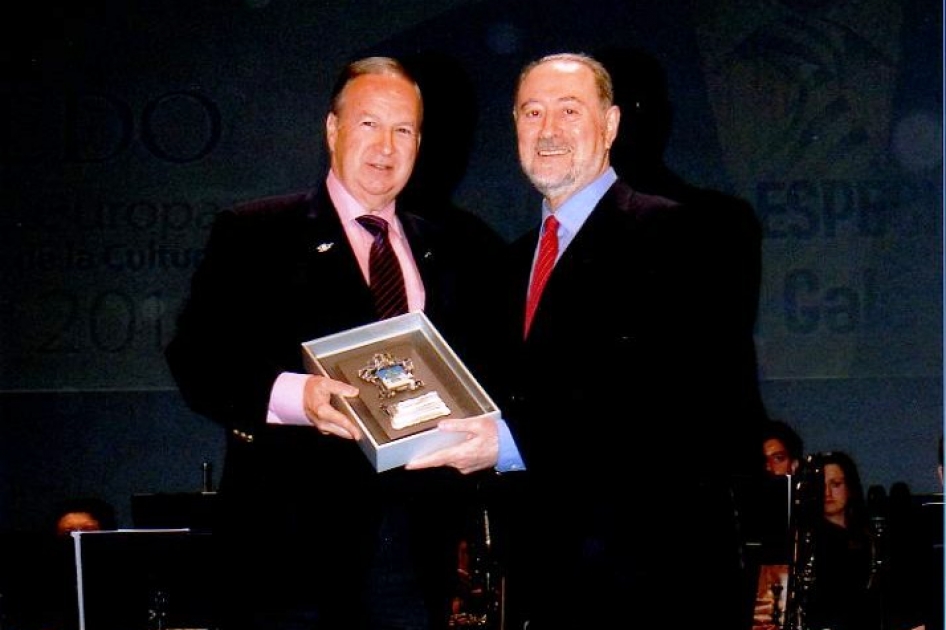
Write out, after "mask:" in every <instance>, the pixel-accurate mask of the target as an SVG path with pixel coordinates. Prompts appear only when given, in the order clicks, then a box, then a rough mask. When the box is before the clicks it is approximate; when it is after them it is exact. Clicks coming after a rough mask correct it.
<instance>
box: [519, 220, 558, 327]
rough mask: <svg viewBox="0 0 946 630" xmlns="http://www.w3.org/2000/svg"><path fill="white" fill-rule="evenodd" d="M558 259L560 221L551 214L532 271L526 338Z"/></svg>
mask: <svg viewBox="0 0 946 630" xmlns="http://www.w3.org/2000/svg"><path fill="white" fill-rule="evenodd" d="M557 257H558V219H556V218H555V216H554V215H551V214H550V215H549V216H548V218H547V219H546V220H545V227H544V229H543V232H542V240H541V241H540V243H539V256H538V258H536V260H535V269H533V270H532V284H531V285H530V286H529V295H528V298H527V300H526V322H525V330H524V334H523V336H524V337H528V336H529V328H530V327H531V326H532V317H533V315H535V309H536V307H537V306H538V305H539V299H540V298H541V297H542V289H544V288H545V283H546V281H547V280H548V279H549V275H550V274H551V273H552V267H554V266H555V259H556V258H557Z"/></svg>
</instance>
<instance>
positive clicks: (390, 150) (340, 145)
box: [325, 74, 421, 210]
mask: <svg viewBox="0 0 946 630" xmlns="http://www.w3.org/2000/svg"><path fill="white" fill-rule="evenodd" d="M420 122H421V101H420V94H419V92H418V91H417V88H416V87H415V86H414V84H413V83H411V82H410V81H408V80H407V79H405V78H403V77H400V76H395V75H390V74H364V75H361V76H358V77H356V78H355V79H352V80H351V81H350V82H349V83H348V85H346V86H345V88H344V90H343V91H342V94H341V98H340V100H339V104H338V107H337V108H336V111H335V112H332V113H330V114H329V115H328V118H327V119H326V121H325V130H326V138H327V140H328V148H329V154H330V156H331V164H332V170H333V171H334V173H335V175H336V176H337V177H338V179H339V180H340V181H341V183H342V185H344V186H345V188H346V190H348V192H349V193H351V195H352V196H353V197H354V198H355V199H357V200H358V202H359V203H361V205H363V206H364V207H365V209H367V210H377V209H380V208H383V207H384V206H386V205H387V204H388V203H390V202H391V201H392V200H393V199H394V198H395V197H397V195H398V194H399V193H400V192H401V190H403V189H404V186H405V185H406V184H407V180H408V178H410V176H411V171H412V170H413V169H414V162H415V160H416V159H417V150H418V148H419V147H420Z"/></svg>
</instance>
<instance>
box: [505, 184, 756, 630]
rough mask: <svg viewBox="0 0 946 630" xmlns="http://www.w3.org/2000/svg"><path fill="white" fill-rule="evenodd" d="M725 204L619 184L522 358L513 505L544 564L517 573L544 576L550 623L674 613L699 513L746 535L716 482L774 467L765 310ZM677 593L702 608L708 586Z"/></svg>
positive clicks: (525, 249)
mask: <svg viewBox="0 0 946 630" xmlns="http://www.w3.org/2000/svg"><path fill="white" fill-rule="evenodd" d="M712 212H713V209H712V208H697V207H691V206H684V205H681V204H678V203H676V202H674V201H671V200H669V199H666V198H663V197H657V196H651V195H645V194H642V193H639V192H636V191H635V190H633V189H631V188H630V187H629V186H627V185H626V184H624V183H623V182H621V181H618V182H616V183H615V184H614V185H613V186H612V188H611V189H610V190H609V191H608V192H607V193H606V194H605V196H604V197H603V198H602V199H601V201H600V202H599V203H598V205H597V207H596V208H595V209H594V210H593V212H592V213H591V215H590V216H589V217H588V219H587V221H586V223H585V224H584V225H583V227H582V228H581V230H580V232H579V233H578V234H577V235H576V236H575V237H574V240H573V241H572V242H571V244H570V245H569V246H568V249H566V250H565V252H564V253H563V255H562V256H561V258H560V260H559V261H558V263H557V264H556V266H555V268H554V270H553V272H552V275H551V277H550V278H549V280H548V283H547V284H546V286H545V289H544V292H543V296H542V300H541V302H540V304H539V306H538V310H537V311H536V314H535V318H534V320H533V323H532V329H531V332H530V335H529V337H528V339H527V340H525V341H524V342H522V341H520V342H518V344H517V346H518V354H517V356H516V357H515V359H514V360H513V361H510V362H509V364H510V366H511V369H510V371H509V372H508V373H507V375H506V378H505V380H506V381H507V382H508V383H509V390H508V392H506V394H507V398H505V399H504V402H503V405H502V406H503V411H504V416H505V417H506V419H507V420H508V422H509V423H510V426H511V428H512V431H513V434H514V436H515V438H516V441H517V444H518V446H519V448H520V451H521V452H522V454H523V456H524V458H525V463H526V466H527V468H528V472H527V473H526V475H525V479H527V480H528V483H527V486H526V488H525V489H524V491H523V494H522V495H520V497H519V498H518V499H516V500H514V501H513V502H512V503H514V504H515V506H516V507H519V506H526V509H525V510H521V511H517V510H516V509H515V508H514V509H513V513H514V514H515V515H516V516H514V517H513V518H512V521H513V525H514V526H516V527H520V528H521V530H520V534H521V538H519V539H518V541H517V542H516V543H514V544H513V545H512V551H513V552H514V553H513V555H514V556H516V557H518V560H515V559H514V560H512V562H514V564H515V563H517V562H519V561H521V562H523V563H524V564H525V565H526V566H524V567H523V566H519V565H516V567H515V568H514V569H513V571H518V570H523V571H525V574H526V575H528V576H529V577H528V578H527V579H526V582H527V587H528V588H530V589H534V592H533V594H532V596H533V597H536V598H537V604H536V606H537V607H538V610H533V611H532V613H533V614H537V615H540V617H534V619H541V615H543V614H550V615H552V619H553V620H554V618H555V615H561V619H564V620H567V621H568V622H569V623H575V624H587V623H600V624H613V623H627V617H626V616H624V615H625V614H626V613H627V610H628V607H634V606H638V609H637V611H636V612H635V613H633V614H634V615H635V616H637V615H642V614H643V612H644V611H646V610H649V608H648V607H650V606H654V607H655V608H654V609H653V610H652V612H653V613H654V614H656V615H658V616H657V617H654V616H651V617H650V618H651V619H653V618H662V616H663V615H667V614H670V609H672V608H673V605H672V604H670V602H669V601H668V600H667V599H660V597H661V596H667V597H669V596H670V594H671V592H672V591H670V590H666V591H665V592H661V589H669V587H670V584H668V582H670V581H671V572H672V573H676V572H677V571H679V572H681V574H685V573H686V568H685V567H683V566H679V565H678V564H677V563H682V562H684V561H687V560H689V559H690V558H691V556H690V554H689V552H686V553H684V552H683V551H682V547H681V543H682V542H683V541H684V540H689V538H690V537H691V536H692V535H693V534H694V532H695V531H696V530H697V529H699V528H700V527H702V525H697V520H699V522H700V523H706V522H712V521H713V520H714V517H713V516H711V515H710V514H709V511H710V510H714V511H716V512H718V514H717V516H718V518H716V521H715V522H717V523H720V524H721V525H720V529H718V530H716V532H715V534H714V536H716V537H717V539H718V541H719V542H720V543H722V538H721V537H722V536H729V535H732V531H731V530H730V529H728V527H729V524H730V520H727V519H729V518H730V517H731V516H732V512H731V506H730V504H729V503H728V501H727V500H726V490H725V484H724V483H722V484H719V485H716V481H717V480H723V481H725V479H726V477H727V475H729V474H730V473H732V472H737V471H739V472H746V471H747V470H749V469H750V468H751V467H752V466H753V465H755V463H756V462H757V451H758V446H757V443H756V439H755V436H756V433H755V431H754V430H753V429H752V426H753V425H752V423H753V422H754V421H756V420H757V419H758V416H757V414H758V413H759V411H760V410H759V409H758V408H757V406H756V403H757V401H758V392H757V384H756V382H755V374H754V372H753V371H752V370H753V366H749V367H747V366H746V364H745V362H746V361H747V360H751V359H752V356H751V355H746V354H745V352H744V346H745V344H746V343H747V342H748V343H749V344H750V345H751V338H752V337H751V336H752V327H751V319H752V318H751V317H746V313H745V310H746V309H745V303H744V301H742V300H741V299H740V300H733V299H729V296H731V295H733V294H735V293H737V292H738V291H737V289H735V288H733V287H732V286H731V285H732V284H733V283H734V282H737V281H738V279H737V278H731V277H727V276H726V275H724V274H723V269H724V268H725V265H724V264H723V258H725V257H726V256H723V255H722V252H720V251H719V250H718V249H716V248H718V247H720V243H719V241H718V239H715V238H714V234H717V229H716V228H713V227H712V223H713V221H716V222H717V223H718V224H720V225H727V226H728V225H730V223H729V222H728V221H727V220H726V219H725V218H723V217H716V218H715V219H713V220H708V217H711V216H713V215H712ZM707 213H708V214H707ZM717 235H718V234H717ZM537 238H538V230H533V231H532V232H530V233H528V234H526V235H525V236H524V237H523V238H522V239H520V240H519V241H518V242H516V243H514V244H513V249H514V252H513V262H512V263H511V268H512V271H513V279H512V285H511V293H510V295H511V296H512V297H511V304H512V313H513V315H511V316H510V319H511V320H513V321H514V322H515V323H516V326H515V328H516V331H517V332H518V335H519V336H520V339H521V330H522V313H523V312H524V302H525V295H526V291H527V285H528V276H529V270H530V265H531V261H532V256H533V252H534V251H535V245H536V241H537ZM750 249H751V247H750ZM721 296H726V300H723V299H721ZM750 299H751V298H750ZM511 334H512V333H511ZM747 340H748V341H747ZM698 495H699V497H700V498H699V499H697V496H698ZM719 496H721V497H722V499H721V500H718V499H719ZM707 519H708V520H707ZM728 542H729V543H732V542H733V541H731V540H730V541H728ZM530 546H531V547H532V552H533V553H532V554H531V555H528V556H527V557H526V559H525V560H523V559H522V558H523V556H521V555H520V554H519V552H520V551H522V550H524V549H527V548H528V547H530ZM687 546H688V547H692V546H690V545H687ZM730 551H731V555H730V556H729V558H730V559H735V555H736V553H737V550H736V549H734V548H733V547H731V546H728V547H726V549H725V550H722V549H721V551H720V553H721V554H723V553H727V554H728V553H729V552H730ZM693 559H694V561H695V560H696V559H695V558H693ZM671 567H672V568H671ZM730 569H732V566H730ZM720 577H721V575H718V576H717V578H716V579H717V581H718V580H719V579H720ZM684 579H685V578H684ZM562 581H565V582H566V583H567V584H568V589H569V590H568V595H567V597H563V596H562V594H563V593H562V591H561V590H560V589H561V588H562V586H561V584H559V586H558V587H556V586H555V583H556V582H562ZM520 584H521V582H520ZM676 589H677V591H678V592H676V593H674V595H675V596H679V597H681V598H684V599H686V598H687V597H689V593H690V592H691V591H693V588H692V587H689V586H682V585H679V584H677V585H676ZM658 601H662V602H663V603H664V604H666V605H668V606H670V609H665V610H660V609H659V608H660V607H659V606H658V604H657V602H658ZM717 604H718V602H717ZM684 614H685V613H684ZM593 615H597V617H595V616H593ZM644 616H645V617H646V615H644ZM536 627H543V626H538V625H537V626H536ZM575 627H579V626H575ZM587 627H598V626H594V625H590V626H587ZM601 627H622V626H621V625H613V626H612V625H602V626H601Z"/></svg>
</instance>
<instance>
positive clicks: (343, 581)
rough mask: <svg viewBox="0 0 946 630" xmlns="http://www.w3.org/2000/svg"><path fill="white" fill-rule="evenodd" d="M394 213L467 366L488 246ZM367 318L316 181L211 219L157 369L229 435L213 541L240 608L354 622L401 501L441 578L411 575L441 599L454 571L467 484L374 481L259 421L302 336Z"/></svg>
mask: <svg viewBox="0 0 946 630" xmlns="http://www.w3.org/2000/svg"><path fill="white" fill-rule="evenodd" d="M398 215H399V216H400V218H401V221H402V223H403V225H404V229H405V233H406V235H407V238H408V240H409V242H410V246H411V250H412V252H413V254H414V257H415V259H416V261H417V265H418V267H419V269H420V273H421V276H422V278H423V282H424V286H425V289H426V295H427V298H426V308H425V311H426V314H427V315H428V317H429V318H430V319H431V321H432V322H433V323H434V325H435V326H437V327H438V329H439V330H440V332H441V333H442V334H443V335H444V336H445V337H446V339H447V340H448V342H450V343H451V344H453V346H454V349H455V350H457V352H458V353H459V354H460V356H461V357H462V358H466V357H467V356H468V355H467V354H466V353H467V351H471V352H472V350H471V348H472V349H475V348H478V347H482V346H481V344H479V343H477V342H476V341H474V338H475V335H476V333H479V332H482V331H483V329H481V328H480V327H477V326H468V325H466V324H467V320H466V318H467V317H468V316H469V313H470V311H471V310H472V309H473V308H476V307H480V304H479V302H478V300H481V299H482V300H488V299H489V298H488V294H487V293H485V291H486V289H485V288H483V287H482V286H481V284H482V283H483V281H484V280H485V279H486V278H489V276H490V274H489V273H486V274H485V275H484V273H483V271H484V269H483V268H479V267H478V265H480V264H483V263H482V262H481V261H480V260H478V259H477V258H476V257H475V256H474V255H473V254H472V251H473V248H474V247H485V248H490V247H495V246H497V245H498V244H499V243H500V241H499V240H498V237H495V236H493V235H492V233H491V232H488V231H486V230H485V228H484V229H483V230H482V231H480V232H477V231H473V230H471V229H469V227H468V228H467V229H466V230H465V231H464V233H463V234H462V237H460V236H458V234H457V233H456V232H455V231H452V230H449V229H445V228H444V227H443V226H442V225H441V224H438V223H434V222H432V221H430V220H427V219H423V218H421V217H420V216H418V215H416V214H412V213H409V212H406V211H404V209H402V208H401V207H400V205H399V207H398ZM485 259H486V260H487V261H488V260H491V259H492V257H491V256H489V254H488V253H486V254H485ZM374 319H375V316H374V308H373V303H372V298H371V293H370V291H369V289H368V287H367V285H366V283H365V280H364V278H363V276H362V274H361V271H360V270H359V267H358V264H357V260H356V258H355V256H354V253H353V252H352V250H351V248H350V246H349V243H348V240H347V238H346V236H345V233H344V231H343V229H342V225H341V223H340V221H339V218H338V215H337V213H336V212H335V210H334V208H333V207H332V204H331V202H330V199H329V197H328V194H327V191H326V189H325V187H324V186H322V187H320V188H319V189H317V190H316V191H312V192H306V193H299V194H290V195H286V196H280V197H275V198H269V199H263V200H260V201H255V202H251V203H248V204H245V205H243V206H242V207H239V208H237V209H235V210H233V211H225V212H222V213H221V214H220V215H219V216H218V218H217V220H216V222H215V224H214V226H213V228H212V232H211V235H210V239H209V241H208V245H207V249H206V253H205V257H204V259H203V261H202V264H201V265H200V267H199V269H198V270H197V271H196V272H195V274H194V277H193V281H192V287H191V294H190V297H189V299H188V301H187V303H186V305H185V307H184V309H183V311H182V313H181V315H180V318H179V322H178V329H177V332H176V335H175V337H174V339H173V340H172V341H171V343H170V344H169V346H168V348H167V359H168V362H169V365H170V367H171V370H172V372H173V375H174V377H175V379H176V381H177V383H178V385H179V388H180V391H181V393H182V395H183V396H184V398H185V399H186V401H187V402H188V404H189V405H190V406H191V407H192V408H193V409H194V410H195V411H197V412H199V413H201V414H204V415H205V416H207V417H208V418H210V419H212V420H214V421H215V422H218V423H220V424H221V425H223V427H225V429H226V432H227V451H226V461H225V465H224V469H223V475H222V480H221V484H220V489H219V493H220V499H221V501H220V503H221V514H220V519H219V522H218V523H217V526H216V529H215V534H220V537H221V538H222V539H223V540H225V541H229V542H230V543H232V544H231V545H229V546H228V548H227V549H228V552H227V553H228V554H229V564H228V565H227V568H226V569H225V573H227V574H228V576H227V577H228V578H230V581H231V582H232V584H229V585H228V586H227V587H226V588H227V589H233V590H235V591H236V592H237V593H238V594H237V595H236V596H235V597H233V598H232V599H233V600H235V601H236V602H237V603H239V604H245V605H247V606H250V605H253V606H256V607H257V608H258V607H259V606H263V605H264V604H259V606H257V605H256V604H253V602H254V601H255V600H256V599H257V598H259V599H260V601H263V602H266V601H268V600H269V599H274V598H275V599H278V600H281V601H288V602H293V603H295V604H299V605H300V606H305V605H308V602H309V600H310V599H311V598H312V597H316V598H317V601H318V603H319V605H320V606H322V607H323V608H324V609H326V610H328V608H325V607H330V608H331V609H334V610H337V611H338V614H339V615H342V616H344V615H348V620H349V621H348V623H350V624H354V623H355V622H354V621H353V619H354V618H353V617H352V616H351V615H352V614H353V613H352V610H353V609H354V610H358V606H359V604H358V602H357V600H356V599H354V598H356V597H357V596H358V594H359V592H360V581H361V580H362V579H363V578H364V572H365V569H366V567H367V564H368V562H369V561H370V558H371V556H372V555H373V553H374V552H375V549H376V543H377V532H378V527H379V522H380V519H381V518H382V515H383V514H385V513H386V511H387V510H388V508H390V507H391V506H395V505H396V506H405V505H406V506H407V508H408V513H409V515H410V518H412V519H414V520H415V521H416V523H417V525H418V526H417V527H416V528H414V529H413V530H412V531H413V532H415V533H417V532H419V533H418V534H417V536H418V537H420V538H422V540H421V541H420V542H421V544H419V545H418V548H419V549H423V550H424V551H423V553H422V554H420V555H423V556H424V559H425V561H426V564H424V563H421V564H422V565H423V567H422V569H421V570H422V571H423V570H424V568H425V567H433V568H435V569H436V570H437V571H440V573H439V574H438V575H437V576H436V578H434V577H431V576H429V575H428V574H426V573H425V574H423V575H422V577H428V578H429V579H430V580H431V583H432V584H434V586H435V587H436V588H439V589H441V590H442V589H444V588H446V587H447V586H449V584H448V582H449V578H452V577H453V576H455V562H454V559H455V551H456V546H455V540H454V539H452V538H451V536H453V535H454V534H455V533H456V532H455V529H456V527H457V524H456V523H457V522H456V521H455V520H452V519H453V517H455V516H457V515H458V514H459V513H460V512H459V510H461V509H462V508H463V502H462V500H461V499H466V498H467V497H466V496H464V495H463V494H462V493H463V492H465V490H466V489H467V486H468V484H469V480H468V479H467V478H462V476H461V475H459V473H457V472H456V471H453V470H452V469H451V470H431V471H415V472H407V471H404V470H403V469H397V470H393V471H388V472H385V473H381V474H379V473H376V472H375V471H374V470H373V469H372V467H371V465H370V463H369V462H368V460H367V458H366V457H365V456H364V454H363V453H362V452H361V451H360V449H359V447H358V446H357V444H356V443H355V442H353V441H346V440H341V439H338V438H334V437H326V436H323V435H321V434H320V433H319V432H318V431H315V430H314V429H313V428H311V427H290V426H282V427H279V426H277V427H274V426H268V425H267V424H266V422H265V420H266V410H267V404H268V400H269V396H270V391H271V388H272V385H273V382H274V380H275V379H276V377H277V376H278V375H279V374H280V373H281V372H284V371H290V372H304V371H305V370H304V368H303V362H302V348H301V344H302V343H303V342H305V341H308V340H311V339H314V338H318V337H321V336H324V335H327V334H330V333H335V332H339V331H342V330H346V329H348V328H352V327H354V326H358V325H361V324H365V323H368V322H371V321H373V320H374ZM470 360H471V363H475V361H473V359H472V357H470ZM434 506H435V507H436V509H431V508H432V507H434ZM454 508H455V509H454ZM433 570H434V569H431V571H433ZM290 576H291V577H290ZM257 578H258V579H259V583H257V582H256V581H255V580H256V579H257ZM270 587H271V592H267V588H270ZM231 605H233V604H231ZM265 605H269V604H265ZM348 627H354V625H350V626H348Z"/></svg>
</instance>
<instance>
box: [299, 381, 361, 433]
mask: <svg viewBox="0 0 946 630" xmlns="http://www.w3.org/2000/svg"><path fill="white" fill-rule="evenodd" d="M333 394H334V395H336V396H344V397H346V398H353V397H355V396H357V395H358V388H357V387H354V386H352V385H349V384H348V383H343V382H341V381H336V380H335V379H331V378H328V377H327V376H310V377H309V380H307V381H306V383H305V393H304V400H303V407H304V408H305V415H306V416H307V417H308V418H309V422H311V423H312V424H314V425H315V427H316V428H317V429H318V430H319V431H320V432H321V433H322V435H337V436H338V437H340V438H345V439H347V440H358V439H361V430H360V429H359V428H358V425H356V424H355V423H354V422H352V420H351V419H349V417H348V416H346V415H345V414H343V413H342V412H341V411H339V410H338V409H336V408H335V407H333V406H332V395H333Z"/></svg>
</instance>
